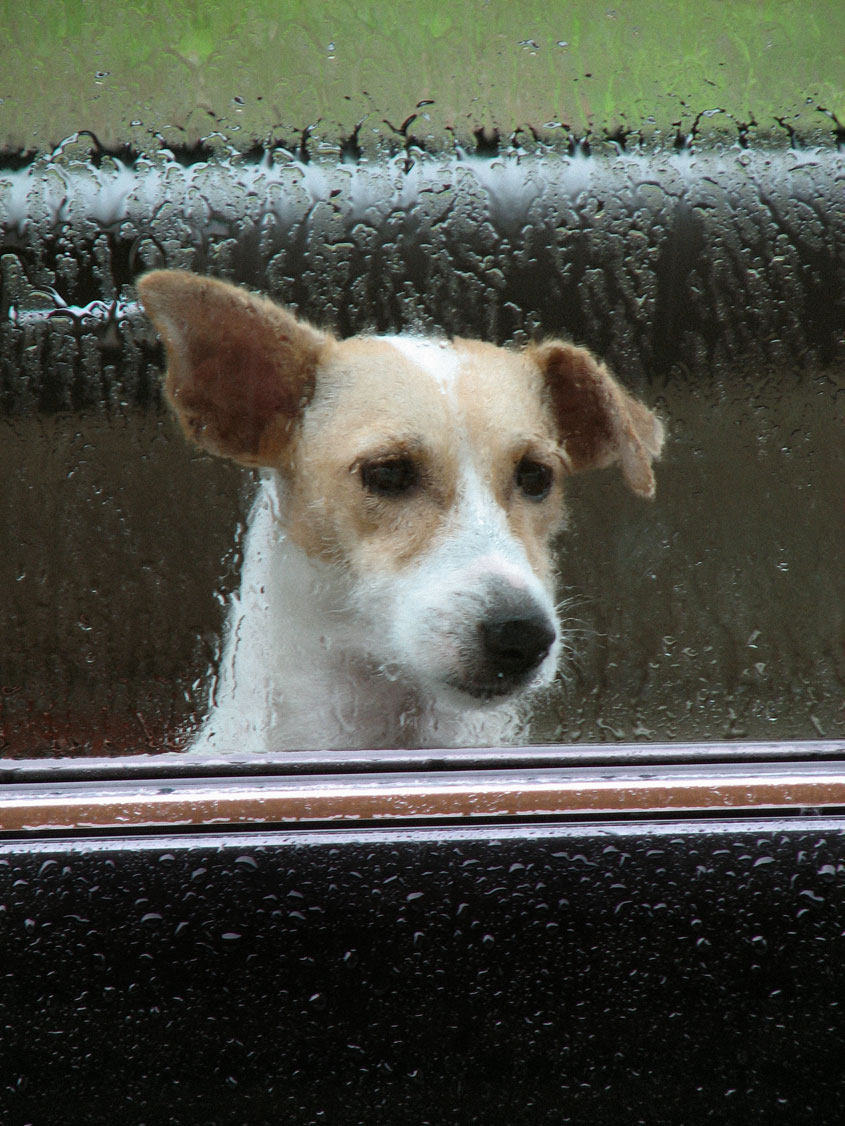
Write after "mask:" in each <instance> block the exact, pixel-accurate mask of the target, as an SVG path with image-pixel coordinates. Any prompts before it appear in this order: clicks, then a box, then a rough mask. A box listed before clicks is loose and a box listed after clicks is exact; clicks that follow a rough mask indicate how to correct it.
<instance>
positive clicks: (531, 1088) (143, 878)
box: [0, 819, 845, 1126]
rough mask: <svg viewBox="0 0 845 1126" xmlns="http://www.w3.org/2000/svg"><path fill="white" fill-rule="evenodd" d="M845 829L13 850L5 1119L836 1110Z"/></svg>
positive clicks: (826, 1113)
mask: <svg viewBox="0 0 845 1126" xmlns="http://www.w3.org/2000/svg"><path fill="white" fill-rule="evenodd" d="M843 827H845V822H843V821H838V820H831V819H825V820H820V819H805V820H797V819H796V820H792V821H788V822H787V821H779V822H765V821H758V822H752V821H748V822H736V823H733V824H731V823H719V824H717V823H709V824H706V823H702V824H699V825H696V824H694V823H690V824H687V825H683V824H664V825H651V826H649V825H617V826H615V827H611V826H604V827H594V826H581V827H568V828H557V827H543V828H537V829H534V830H532V829H526V828H520V829H509V828H502V827H497V828H487V829H451V830H448V831H446V830H444V831H439V830H433V829H417V830H404V831H400V830H396V831H385V830H366V829H363V830H360V831H358V832H357V833H356V834H354V835H353V834H349V833H347V832H339V831H338V832H329V831H322V832H308V831H305V832H300V833H297V834H278V835H274V834H261V835H239V836H229V837H223V836H217V835H212V836H206V837H174V838H170V839H162V838H155V839H153V838H148V839H143V838H139V839H136V840H134V841H132V840H120V839H113V840H99V841H87V842H86V841H78V842H40V843H32V842H30V843H28V844H20V843H17V842H14V841H10V842H7V843H5V844H4V845H2V848H0V949H2V967H1V968H0V982H2V986H0V1109H2V1114H1V1115H0V1120H2V1121H3V1122H4V1123H9V1124H24V1123H33V1124H37V1126H51V1124H53V1123H56V1124H58V1123H62V1124H65V1123H85V1124H87V1123H91V1124H95V1123H114V1122H126V1123H138V1124H140V1123H144V1124H147V1126H153V1124H159V1123H161V1124H165V1123H168V1124H169V1123H179V1124H182V1123H220V1124H224V1123H225V1124H229V1123H231V1124H233V1126H244V1124H253V1123H256V1124H258V1123H262V1124H263V1123H268V1124H269V1123H273V1124H276V1123H285V1124H291V1126H294V1124H296V1126H298V1124H300V1123H302V1124H312V1123H314V1124H316V1123H331V1124H333V1126H344V1124H347V1123H349V1124H356V1126H358V1124H361V1123H374V1124H375V1123H379V1124H381V1123H385V1124H393V1123H407V1124H409V1126H413V1124H427V1123H431V1124H437V1126H442V1124H448V1123H456V1124H463V1123H467V1124H469V1123H478V1124H483V1126H493V1124H499V1123H502V1124H507V1126H515V1124H519V1123H528V1124H534V1123H579V1124H585V1126H586V1124H590V1126H592V1124H596V1123H600V1124H603V1126H604V1124H607V1126H614V1124H617V1123H620V1124H621V1123H625V1124H627V1123H643V1124H648V1126H654V1124H657V1123H679V1124H693V1123H698V1122H717V1123H723V1124H724V1123H743V1124H745V1123H750V1122H760V1123H789V1124H790V1126H792V1124H797V1123H804V1122H807V1123H810V1122H812V1123H827V1122H831V1123H832V1122H836V1121H839V1117H840V1109H839V1108H840V1104H841V1100H842V1097H843V1095H844V1094H845V1080H843V1075H842V1070H843V1069H842V1063H843V1054H844V1053H845V975H843V973H842V969H841V967H842V961H843V953H845V951H843V946H845V938H843V931H845V900H844V898H843V878H844V877H845V842H843V837H842V829H843Z"/></svg>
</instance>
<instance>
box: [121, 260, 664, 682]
mask: <svg viewBox="0 0 845 1126" xmlns="http://www.w3.org/2000/svg"><path fill="white" fill-rule="evenodd" d="M139 292H140V295H141V300H142V302H143V305H144V307H145V309H146V310H147V312H148V313H149V315H150V317H151V318H152V320H153V322H154V323H155V325H156V327H157V329H158V330H159V332H160V333H161V335H162V336H163V338H164V341H165V345H166V348H167V358H168V374H167V383H166V388H167V394H168V396H169V398H170V401H171V402H172V404H173V406H174V408H175V410H176V414H177V416H178V417H179V420H180V421H181V423H182V426H183V428H184V429H185V431H186V433H187V434H188V435H189V436H190V437H191V438H192V439H193V440H194V441H196V442H197V443H198V444H199V445H200V446H202V447H203V448H205V449H207V450H209V451H210V452H212V453H215V454H219V455H222V456H225V457H229V458H232V459H234V460H235V461H238V462H240V463H241V464H244V465H250V466H263V467H268V468H272V469H275V470H277V471H278V472H279V474H280V475H281V477H282V478H283V480H284V482H285V486H286V487H285V513H284V519H285V524H286V534H287V535H288V536H289V537H290V538H291V539H292V540H293V541H294V542H295V543H296V544H298V545H299V546H300V547H301V548H302V549H303V550H304V551H305V552H306V553H307V554H308V555H309V556H310V557H312V558H314V559H315V560H317V559H319V560H322V561H324V562H326V563H327V564H328V565H330V566H332V567H334V568H336V569H338V570H339V571H340V572H342V573H343V574H344V575H346V576H348V579H349V581H348V585H347V589H348V591H349V597H350V598H351V600H352V601H353V603H354V604H355V607H356V610H357V612H358V613H359V614H360V616H361V619H362V621H365V622H367V623H368V624H369V626H370V628H371V631H372V634H373V636H372V637H371V639H370V643H369V647H370V651H371V654H372V655H375V656H376V658H377V659H378V660H380V661H381V662H382V663H383V665H384V666H385V667H389V666H395V667H396V668H397V670H398V673H399V675H402V676H410V677H412V678H413V679H415V680H417V681H418V682H421V683H423V684H424V685H425V686H426V687H427V688H429V689H430V690H431V691H433V692H435V693H440V694H443V695H449V694H450V693H451V694H453V695H454V696H455V697H458V698H460V697H464V698H465V697H470V698H473V699H476V700H487V699H498V698H502V697H505V696H509V695H512V694H514V693H516V692H519V691H522V690H524V689H526V688H527V687H531V686H534V685H537V684H541V683H547V682H548V681H549V680H550V679H551V678H552V677H553V675H554V672H555V668H556V664H557V659H558V653H559V647H560V637H559V634H560V627H559V625H558V622H557V620H556V616H555V613H554V604H553V599H552V585H553V584H552V578H551V561H550V553H549V545H550V541H551V538H552V536H553V535H554V533H555V531H556V530H557V529H558V528H559V526H560V524H561V522H562V518H563V512H564V506H563V492H564V482H565V479H566V477H567V476H568V475H569V474H571V473H576V472H579V471H581V470H585V469H591V468H598V467H602V466H608V465H611V464H614V463H618V464H619V465H620V467H621V469H622V472H623V474H624V477H625V480H626V481H627V483H628V484H629V486H630V487H631V489H632V490H633V491H634V492H635V493H637V494H639V495H640V496H644V497H651V496H653V494H654V477H653V474H652V469H651V463H652V461H653V459H654V458H656V457H657V456H658V454H659V452H660V448H661V444H662V441H663V429H662V426H661V423H660V422H659V420H658V419H657V418H655V416H654V415H653V414H652V413H651V412H650V411H648V410H647V409H646V408H645V407H644V406H643V405H642V404H641V403H639V402H637V401H636V400H634V399H633V398H631V396H629V395H628V394H627V392H625V391H624V390H623V389H622V388H621V387H620V386H619V384H618V383H617V382H616V381H615V380H614V379H613V377H612V376H611V375H610V374H609V373H608V371H607V370H606V368H605V367H604V366H603V365H602V364H601V363H599V362H598V361H597V360H596V359H595V358H594V357H593V356H592V355H590V353H589V352H587V351H585V350H584V349H582V348H577V347H575V346H574V345H572V344H567V343H563V342H561V341H550V342H546V343H543V344H540V345H535V346H532V347H530V348H527V349H525V350H523V351H511V350H507V349H502V348H497V347H494V346H493V345H490V344H483V343H479V342H472V341H462V340H457V341H447V340H442V341H441V340H431V339H421V338H415V337H407V336H400V337H354V338H352V339H350V340H346V341H343V342H340V341H338V340H336V339H335V338H334V337H333V336H331V335H330V334H327V333H324V332H320V331H319V330H317V329H315V328H313V327H312V326H311V325H309V324H307V323H306V322H304V321H302V320H301V319H299V318H298V317H296V316H294V315H293V314H292V313H291V312H289V311H288V310H286V309H283V308H282V307H280V306H278V305H276V304H274V303H272V302H270V301H268V300H266V299H265V298H261V297H257V296H253V295H251V294H249V293H247V292H245V291H243V290H241V289H238V288H235V287H234V286H231V285H228V284H225V283H222V282H219V281H215V280H212V279H209V278H200V277H197V276H195V275H192V274H189V273H186V272H180V271H157V272H155V273H152V274H148V275H147V276H146V277H144V278H142V279H141V281H140V283H139Z"/></svg>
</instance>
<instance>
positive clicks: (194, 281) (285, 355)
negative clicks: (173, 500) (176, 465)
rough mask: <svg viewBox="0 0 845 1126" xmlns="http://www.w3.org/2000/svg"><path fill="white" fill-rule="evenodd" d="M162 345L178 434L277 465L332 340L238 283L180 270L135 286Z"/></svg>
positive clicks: (239, 457)
mask: <svg viewBox="0 0 845 1126" xmlns="http://www.w3.org/2000/svg"><path fill="white" fill-rule="evenodd" d="M138 294H139V296H140V298H141V303H142V305H143V306H144V309H145V310H146V312H147V314H148V315H149V317H150V319H151V320H152V322H153V324H154V325H155V327H156V328H157V329H158V331H159V333H160V334H161V336H162V338H163V339H164V343H165V347H166V349H167V380H166V383H165V389H166V391H167V396H168V398H169V399H170V402H171V404H172V405H173V408H174V410H175V411H176V414H177V416H178V418H179V421H180V422H181V424H182V428H183V429H184V431H185V433H186V434H187V435H188V436H189V437H190V438H192V439H193V440H194V441H195V442H196V443H197V444H198V445H200V446H202V447H203V448H204V449H206V450H208V451H209V452H210V453H215V454H220V455H221V456H222V457H230V458H233V459H234V460H235V461H238V462H240V463H241V464H242V465H264V466H266V465H276V464H278V462H279V460H280V458H281V457H282V456H283V453H284V450H285V448H286V447H287V445H288V443H289V441H290V438H291V436H292V434H293V431H294V429H295V425H296V422H297V421H298V419H299V418H300V416H301V414H302V411H303V410H304V408H305V406H306V405H307V403H308V401H309V400H310V398H311V396H312V394H313V391H314V379H315V373H316V370H317V367H318V365H319V362H320V360H321V358H322V356H323V354H324V352H325V350H326V349H327V348H329V347H331V344H332V342H333V338H332V337H331V336H329V335H327V334H325V333H322V332H319V331H318V330H317V329H315V328H312V327H311V325H309V324H306V323H305V321H301V320H299V318H298V317H295V316H294V315H293V313H291V312H289V311H288V310H287V309H284V308H282V306H281V305H276V304H275V303H274V302H272V301H269V300H267V298H265V297H259V296H257V295H255V294H252V293H248V292H247V291H246V290H243V289H240V288H238V287H237V286H234V285H229V284H228V283H226V282H221V281H216V280H215V279H214V278H205V277H199V276H198V275H197V274H191V273H188V272H187V271H186V270H155V271H154V272H153V273H151V274H147V275H146V276H145V277H143V278H141V280H140V281H139V282H138Z"/></svg>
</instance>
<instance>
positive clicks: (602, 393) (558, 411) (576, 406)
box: [528, 341, 664, 498]
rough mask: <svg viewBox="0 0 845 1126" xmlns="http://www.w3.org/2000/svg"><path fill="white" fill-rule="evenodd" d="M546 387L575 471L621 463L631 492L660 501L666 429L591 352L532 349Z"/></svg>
mask: <svg viewBox="0 0 845 1126" xmlns="http://www.w3.org/2000/svg"><path fill="white" fill-rule="evenodd" d="M528 354H529V357H530V358H531V359H532V360H533V361H534V362H535V363H536V364H537V365H538V367H539V368H540V371H541V374H542V376H543V379H544V381H545V384H546V388H547V391H548V395H549V400H550V402H551V407H552V413H553V414H554V416H555V419H556V421H557V424H558V428H559V431H560V437H561V442H562V444H563V446H564V449H565V450H566V455H567V458H568V459H569V463H570V466H571V468H572V469H573V470H574V471H578V470H582V469H602V468H603V467H604V466H607V465H613V464H615V463H617V462H618V463H619V465H620V467H621V469H622V474H623V476H624V478H625V481H626V483H627V484H628V486H629V487H630V488H631V489H632V490H633V491H634V492H635V493H637V494H638V495H639V496H642V497H649V498H651V497H653V496H654V488H655V486H654V474H653V472H652V469H651V463H652V462H653V461H654V460H655V459H656V458H657V457H659V456H660V450H661V448H662V446H663V436H664V431H663V423H662V422H661V421H660V419H659V418H658V417H657V416H656V415H655V414H653V413H652V412H651V411H650V410H649V409H648V408H647V407H645V406H644V405H643V404H642V403H641V402H639V401H638V400H637V399H634V398H633V397H632V396H631V395H629V394H628V392H627V391H625V390H624V389H623V388H622V387H620V385H619V384H618V383H617V382H616V380H615V379H614V378H613V376H612V375H611V374H610V372H609V371H608V370H607V368H606V367H605V366H604V364H602V363H600V362H599V361H598V360H597V359H596V358H595V356H593V355H591V354H590V353H589V352H588V351H587V350H586V349H585V348H578V347H576V346H575V345H574V344H566V343H563V342H562V341H549V342H548V343H546V344H541V345H538V346H535V347H532V348H530V349H529V353H528Z"/></svg>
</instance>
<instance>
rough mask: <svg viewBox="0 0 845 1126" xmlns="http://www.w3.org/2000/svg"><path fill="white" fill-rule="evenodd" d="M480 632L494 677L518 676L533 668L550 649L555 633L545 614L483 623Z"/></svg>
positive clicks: (533, 614)
mask: <svg viewBox="0 0 845 1126" xmlns="http://www.w3.org/2000/svg"><path fill="white" fill-rule="evenodd" d="M481 632H482V636H483V639H484V650H485V655H486V657H487V660H488V662H489V664H490V667H491V668H492V669H493V670H494V672H495V674H496V675H497V676H519V675H521V674H523V673H527V672H530V671H531V669H533V668H536V667H537V665H539V664H540V662H541V661H542V660H543V658H544V657H545V656H546V654H547V653H548V651H549V649H551V647H552V642H553V641H554V639H555V631H554V627H553V626H552V624H551V622H550V621H549V620H548V618H547V617H546V615H545V614H540V613H532V614H529V615H526V616H524V617H521V618H516V617H514V618H499V619H492V620H488V621H486V622H483V623H482V625H481Z"/></svg>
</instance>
